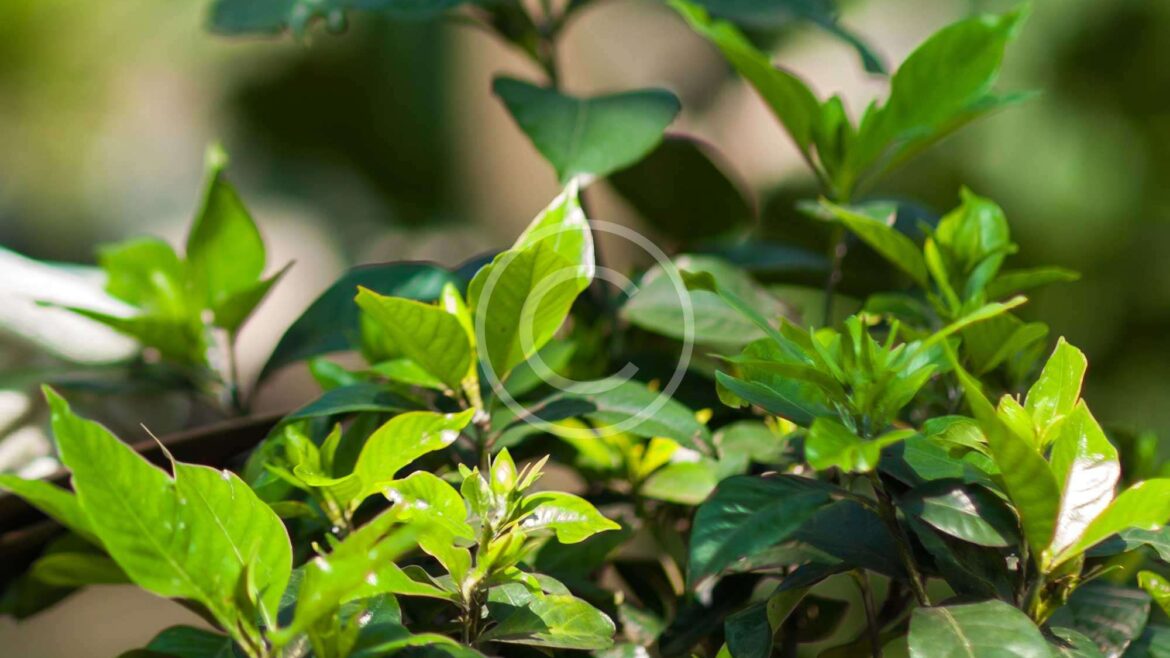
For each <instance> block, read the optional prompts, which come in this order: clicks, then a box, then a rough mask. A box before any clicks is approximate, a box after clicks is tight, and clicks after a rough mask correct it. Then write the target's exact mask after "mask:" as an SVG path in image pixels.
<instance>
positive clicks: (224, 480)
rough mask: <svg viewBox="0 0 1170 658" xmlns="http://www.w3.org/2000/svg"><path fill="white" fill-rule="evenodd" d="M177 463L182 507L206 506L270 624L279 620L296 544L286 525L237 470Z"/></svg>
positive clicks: (174, 465)
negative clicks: (248, 581)
mask: <svg viewBox="0 0 1170 658" xmlns="http://www.w3.org/2000/svg"><path fill="white" fill-rule="evenodd" d="M172 467H173V468H174V471H175V492H176V493H177V494H178V496H179V502H180V505H183V504H186V505H189V506H191V507H192V508H200V509H201V510H202V512H203V513H204V514H205V515H206V517H207V518H208V519H211V520H212V521H213V522H214V524H215V526H216V527H217V528H218V529H219V531H220V533H222V534H223V536H224V538H225V539H226V540H227V543H228V545H229V546H230V547H231V550H232V554H233V555H232V557H234V560H235V562H238V563H239V565H240V566H241V567H244V568H246V569H247V571H248V578H249V580H250V581H251V582H250V585H253V586H255V588H256V593H257V595H258V597H259V608H260V611H261V614H264V615H265V617H266V619H267V620H268V622H269V623H273V622H275V620H276V613H277V609H278V608H279V606H280V596H281V595H282V594H283V593H284V589H285V587H286V586H287V585H288V579H289V573H290V572H291V571H292V547H291V545H290V544H289V538H288V532H287V531H286V530H285V528H284V523H282V522H281V520H280V517H278V516H277V515H276V513H275V512H273V511H272V509H271V508H269V507H268V505H267V504H266V503H265V502H264V501H262V500H260V498H259V497H258V496H257V495H256V494H255V493H254V492H253V491H252V489H251V487H249V486H248V485H247V483H245V482H244V481H243V480H241V479H240V478H239V477H238V476H237V475H236V474H234V473H232V472H230V471H227V470H222V471H217V470H215V469H213V468H209V467H207V466H198V465H194V464H184V463H182V462H173V463H172ZM183 501H186V503H184V502H183ZM193 539H194V538H193ZM232 568H235V567H234V565H233V567H232Z"/></svg>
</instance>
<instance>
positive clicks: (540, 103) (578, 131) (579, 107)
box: [492, 78, 681, 183]
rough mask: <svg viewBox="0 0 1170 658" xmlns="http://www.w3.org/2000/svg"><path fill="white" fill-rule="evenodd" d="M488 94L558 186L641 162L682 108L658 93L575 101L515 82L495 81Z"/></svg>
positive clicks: (670, 97)
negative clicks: (496, 99)
mask: <svg viewBox="0 0 1170 658" xmlns="http://www.w3.org/2000/svg"><path fill="white" fill-rule="evenodd" d="M492 89H493V90H494V91H495V93H496V95H497V96H499V97H500V99H501V100H502V101H504V105H506V106H507V108H508V111H509V112H510V113H511V114H512V117H513V118H514V119H516V123H518V124H519V125H520V128H521V130H523V131H524V133H525V134H527V135H528V138H529V139H531V140H532V143H533V144H534V145H535V146H536V150H538V151H540V153H541V155H543V156H544V157H545V159H546V160H548V162H549V163H550V164H551V165H552V166H553V168H554V169H555V170H556V172H557V177H558V178H559V179H560V181H561V182H562V183H567V182H568V181H569V180H570V179H571V178H573V177H574V176H578V175H587V176H595V177H597V178H602V177H604V176H608V175H609V174H610V173H612V172H614V171H617V170H619V169H622V168H624V167H628V166H629V165H631V164H633V163H635V162H637V161H638V160H640V159H642V157H643V156H645V155H646V154H647V153H649V152H650V151H651V150H652V149H653V148H654V147H655V146H656V145H657V144H658V143H659V142H660V141H662V132H663V131H664V130H665V129H666V127H667V126H668V125H670V122H671V121H673V120H674V117H675V115H677V114H678V111H679V109H680V107H681V106H680V104H679V101H678V99H677V98H675V96H674V94H671V93H670V92H668V91H665V90H662V89H645V90H639V91H632V92H626V93H622V94H612V95H608V96H594V97H592V98H576V97H573V96H568V95H565V94H562V93H559V92H557V91H555V90H552V89H545V88H543V87H538V86H536V85H533V84H530V83H527V82H523V81H521V80H516V79H514V78H496V79H495V80H494V81H493V83H492Z"/></svg>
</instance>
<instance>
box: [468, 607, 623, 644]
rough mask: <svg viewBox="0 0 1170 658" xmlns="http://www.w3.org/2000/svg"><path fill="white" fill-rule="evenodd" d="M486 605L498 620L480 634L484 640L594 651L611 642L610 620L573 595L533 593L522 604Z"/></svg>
mask: <svg viewBox="0 0 1170 658" xmlns="http://www.w3.org/2000/svg"><path fill="white" fill-rule="evenodd" d="M489 609H491V611H492V616H495V617H496V618H497V619H498V623H497V624H496V625H495V626H493V627H491V628H489V629H488V630H487V632H485V633H484V634H483V635H482V636H480V637H481V639H483V640H488V641H492V642H506V643H509V644H528V645H532V646H538V647H548V648H553V649H584V650H593V651H597V650H601V649H608V648H609V647H611V646H613V635H614V632H615V628H614V624H613V621H612V620H611V619H610V618H609V617H607V616H606V615H605V613H603V612H601V611H600V610H598V609H597V608H594V607H593V606H591V605H589V604H588V603H586V602H585V601H582V600H581V599H578V598H574V597H572V596H567V595H563V594H558V595H550V596H543V597H535V598H532V599H531V600H529V601H527V602H526V603H524V604H523V605H521V606H508V605H503V604H497V605H495V606H492V605H490V604H489Z"/></svg>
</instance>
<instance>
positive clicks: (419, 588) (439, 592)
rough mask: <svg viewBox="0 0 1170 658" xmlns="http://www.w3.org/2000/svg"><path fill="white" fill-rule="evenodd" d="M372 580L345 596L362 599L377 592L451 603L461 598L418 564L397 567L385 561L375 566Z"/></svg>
mask: <svg viewBox="0 0 1170 658" xmlns="http://www.w3.org/2000/svg"><path fill="white" fill-rule="evenodd" d="M372 580H373V581H374V584H373V585H371V584H370V583H369V582H366V583H364V584H362V586H361V587H359V588H357V589H355V590H354V591H353V592H351V593H350V594H349V596H348V597H347V598H353V599H364V598H369V597H371V596H377V595H379V594H400V595H402V596H424V597H427V598H432V599H442V600H444V601H450V602H452V603H459V602H460V600H461V598H460V596H459V593H458V592H454V591H450V590H447V589H444V588H442V587H440V586H439V584H438V583H437V582H435V580H434V579H433V578H432V577H431V576H430V575H429V574H428V573H427V572H426V571H424V570H423V568H422V567H420V566H418V565H408V566H406V567H399V566H398V565H397V564H394V563H393V562H385V563H383V564H381V565H379V566H378V567H377V568H376V570H375V571H374V577H373V579H372Z"/></svg>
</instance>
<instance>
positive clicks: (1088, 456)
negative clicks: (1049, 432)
mask: <svg viewBox="0 0 1170 658" xmlns="http://www.w3.org/2000/svg"><path fill="white" fill-rule="evenodd" d="M1058 349H1059V348H1058ZM1049 363H1050V364H1051V363H1052V361H1051V360H1050V361H1049ZM1077 383H1078V385H1079V383H1080V382H1079V381H1078V382H1077ZM1078 388H1079V386H1078ZM1049 460H1050V461H1051V463H1052V472H1053V473H1055V474H1056V477H1057V483H1058V484H1059V485H1060V489H1061V501H1060V515H1059V517H1057V521H1056V536H1055V537H1054V538H1053V540H1052V550H1053V551H1054V552H1057V553H1059V552H1060V551H1062V550H1064V549H1065V548H1067V547H1068V546H1069V545H1070V544H1072V543H1073V542H1075V541H1076V540H1077V538H1078V537H1080V536H1081V533H1083V532H1084V531H1085V529H1086V528H1087V527H1088V525H1089V524H1090V523H1092V521H1093V519H1095V518H1097V516H1098V515H1100V514H1101V513H1102V512H1103V511H1104V510H1105V509H1106V508H1107V507H1108V506H1109V503H1110V501H1112V500H1113V490H1114V488H1115V487H1116V486H1117V482H1118V480H1119V479H1120V478H1121V463H1120V462H1119V461H1118V456H1117V449H1116V448H1114V447H1113V444H1112V443H1110V442H1109V439H1108V438H1106V437H1105V432H1104V431H1102V429H1101V426H1100V425H1098V424H1097V420H1096V419H1095V418H1093V415H1092V414H1091V413H1089V408H1088V407H1087V406H1086V405H1085V403H1084V402H1083V401H1082V402H1081V403H1080V404H1078V405H1077V406H1076V408H1075V409H1074V410H1071V412H1070V413H1068V415H1067V417H1065V418H1064V420H1063V421H1062V422H1061V423H1060V424H1059V425H1058V427H1057V435H1056V438H1055V440H1054V442H1053V444H1052V454H1051V456H1050V457H1049Z"/></svg>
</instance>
